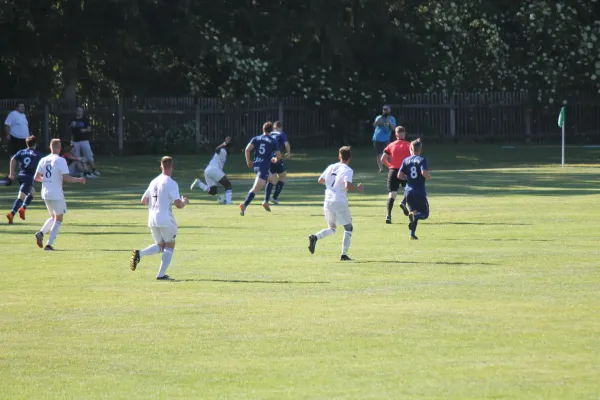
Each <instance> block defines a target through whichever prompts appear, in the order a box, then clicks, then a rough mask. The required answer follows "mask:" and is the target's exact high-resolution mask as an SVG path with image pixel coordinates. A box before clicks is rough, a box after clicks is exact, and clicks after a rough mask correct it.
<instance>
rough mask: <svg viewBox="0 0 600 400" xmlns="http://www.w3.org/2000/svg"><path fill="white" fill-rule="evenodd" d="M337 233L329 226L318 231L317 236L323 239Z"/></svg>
mask: <svg viewBox="0 0 600 400" xmlns="http://www.w3.org/2000/svg"><path fill="white" fill-rule="evenodd" d="M334 233H335V229H331V228H327V229H323V230H322V231H321V232H319V233H317V234H316V235H315V236H316V237H317V239H319V240H321V239H323V238H324V237H327V236H331V235H333V234H334Z"/></svg>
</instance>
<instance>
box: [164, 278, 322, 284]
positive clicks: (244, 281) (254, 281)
mask: <svg viewBox="0 0 600 400" xmlns="http://www.w3.org/2000/svg"><path fill="white" fill-rule="evenodd" d="M174 282H220V283H267V284H280V285H323V284H328V283H331V282H325V281H314V282H309V281H307V282H303V281H261V280H243V279H175V281H174Z"/></svg>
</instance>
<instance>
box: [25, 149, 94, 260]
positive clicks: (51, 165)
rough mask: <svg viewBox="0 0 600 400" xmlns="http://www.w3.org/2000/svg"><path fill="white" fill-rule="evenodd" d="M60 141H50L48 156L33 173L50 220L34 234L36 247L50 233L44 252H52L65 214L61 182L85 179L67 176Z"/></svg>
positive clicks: (83, 181) (67, 170)
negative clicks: (40, 186)
mask: <svg viewBox="0 0 600 400" xmlns="http://www.w3.org/2000/svg"><path fill="white" fill-rule="evenodd" d="M60 150H61V145H60V139H52V140H51V141H50V154H49V155H47V156H46V157H44V158H42V159H41V160H40V163H39V164H38V166H37V169H36V173H35V180H36V181H37V182H42V199H44V202H45V203H46V208H47V209H48V214H50V218H48V219H47V220H46V222H44V225H43V226H42V229H40V231H39V232H37V233H36V234H35V239H36V242H37V245H38V247H39V248H40V249H41V248H42V246H43V240H44V234H45V233H48V231H50V237H49V238H48V241H47V242H46V247H44V250H46V251H52V250H54V247H53V246H54V241H55V240H56V236H57V235H58V230H59V229H60V226H61V224H62V221H63V216H64V215H65V214H66V212H67V203H66V202H65V195H64V193H63V181H64V182H69V183H82V184H85V178H74V177H72V176H70V175H69V167H67V161H66V160H65V159H64V158H62V157H61V156H60V155H59V154H60Z"/></svg>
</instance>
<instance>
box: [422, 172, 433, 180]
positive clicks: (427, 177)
mask: <svg viewBox="0 0 600 400" xmlns="http://www.w3.org/2000/svg"><path fill="white" fill-rule="evenodd" d="M421 173H422V174H423V178H425V180H426V181H428V180H430V179H431V173H430V172H429V171H427V170H426V169H423V170H421Z"/></svg>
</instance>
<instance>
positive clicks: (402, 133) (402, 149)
mask: <svg viewBox="0 0 600 400" xmlns="http://www.w3.org/2000/svg"><path fill="white" fill-rule="evenodd" d="M405 138H406V130H405V129H404V127H402V126H397V127H396V139H397V140H396V141H394V142H392V143H390V144H389V145H388V146H387V147H386V148H385V149H384V150H383V155H382V156H381V161H382V162H383V164H385V166H386V167H388V168H389V172H388V180H387V189H388V200H387V216H386V217H385V223H386V224H391V223H392V210H393V209H394V202H395V201H396V196H398V190H399V189H400V186H402V188H403V189H404V187H405V186H406V181H401V180H400V179H398V171H400V167H401V166H402V161H404V159H405V158H407V157H410V142H407V141H406V140H404V139H405ZM400 208H401V209H402V211H403V212H404V215H406V216H408V209H407V208H406V196H404V197H403V198H402V202H401V203H400Z"/></svg>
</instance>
